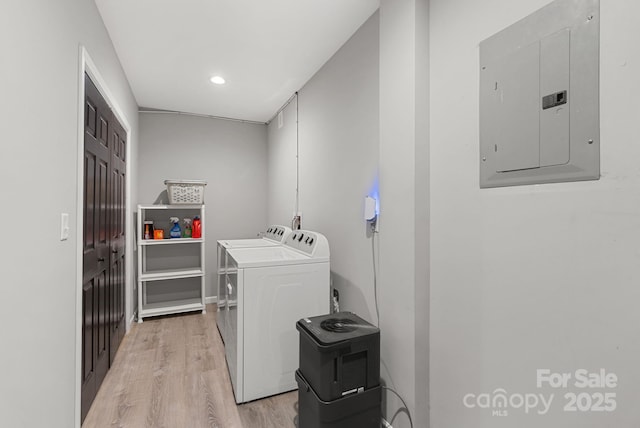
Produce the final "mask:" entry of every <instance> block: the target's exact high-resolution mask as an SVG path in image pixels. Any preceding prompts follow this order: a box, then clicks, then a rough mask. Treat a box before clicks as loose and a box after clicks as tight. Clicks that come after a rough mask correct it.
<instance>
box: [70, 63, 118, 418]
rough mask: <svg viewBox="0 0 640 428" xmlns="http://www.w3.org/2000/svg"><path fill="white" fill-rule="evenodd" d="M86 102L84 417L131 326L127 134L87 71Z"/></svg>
mask: <svg viewBox="0 0 640 428" xmlns="http://www.w3.org/2000/svg"><path fill="white" fill-rule="evenodd" d="M84 107H85V112H84V116H85V124H84V127H85V133H84V219H83V220H84V232H83V233H84V236H83V280H82V397H81V420H84V418H85V416H86V415H87V413H88V412H89V408H90V407H91V403H92V402H93V400H94V398H95V396H96V393H97V392H98V389H99V388H100V385H101V384H102V381H103V380H104V377H105V376H106V374H107V371H108V369H109V366H110V364H111V362H112V361H113V357H114V356H115V354H116V351H117V349H118V346H119V344H120V342H121V341H122V337H123V336H124V328H125V309H124V299H125V292H124V283H125V264H124V257H125V251H124V249H125V227H124V221H125V208H126V207H125V167H126V165H125V158H124V153H125V148H126V138H125V135H126V134H125V132H124V130H123V128H122V126H121V125H120V124H119V123H118V122H117V120H115V118H114V116H113V113H112V111H111V109H110V108H109V105H108V104H107V102H106V101H105V100H104V98H103V97H102V95H101V94H100V93H99V92H98V89H97V88H96V86H95V85H94V84H93V82H92V81H91V79H90V78H89V77H88V76H87V75H85V105H84Z"/></svg>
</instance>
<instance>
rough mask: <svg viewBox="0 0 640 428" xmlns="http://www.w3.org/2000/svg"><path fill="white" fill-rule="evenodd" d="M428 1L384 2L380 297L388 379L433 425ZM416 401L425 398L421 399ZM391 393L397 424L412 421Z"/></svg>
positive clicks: (417, 415) (416, 416)
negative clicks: (430, 402) (430, 385)
mask: <svg viewBox="0 0 640 428" xmlns="http://www.w3.org/2000/svg"><path fill="white" fill-rule="evenodd" d="M427 5H428V2H427V1H426V0H383V1H382V2H381V4H380V201H381V207H380V275H379V281H380V291H381V292H380V300H381V331H382V344H381V357H382V360H383V361H382V368H383V370H382V377H383V379H384V381H385V383H386V384H387V385H388V386H389V387H391V388H393V389H395V390H396V391H397V392H399V393H400V395H402V396H403V397H404V400H405V402H406V404H407V406H408V411H409V412H410V413H411V415H412V419H413V420H414V423H415V424H416V426H427V424H428V406H427V403H428V401H427V400H428V392H427V391H426V385H427V382H428V362H427V355H428V354H427V352H428V322H429V319H428V296H429V291H428V288H429V281H428V269H429V253H428V250H429V235H428V233H429V226H428V224H429V202H428V192H429V182H428V159H429V157H428V156H429V149H428V119H427V111H428V110H427V99H428V98H427V97H428V80H427V76H428V49H427V37H428V33H427V28H426V25H427V21H426V15H427V13H428V11H427ZM417 400H422V401H420V402H418V401H417ZM400 407H402V404H401V403H400V401H398V400H397V399H396V397H395V396H394V395H392V394H386V406H385V407H384V408H383V409H384V410H385V414H386V417H387V419H391V421H390V422H392V423H393V426H394V427H396V428H398V427H408V426H410V424H409V421H408V418H407V416H405V415H402V414H396V413H395V412H396V410H397V409H398V408H400Z"/></svg>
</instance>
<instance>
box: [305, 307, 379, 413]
mask: <svg viewBox="0 0 640 428" xmlns="http://www.w3.org/2000/svg"><path fill="white" fill-rule="evenodd" d="M296 328H297V329H298V331H299V332H300V370H299V371H300V373H301V375H302V376H304V379H305V381H306V382H308V385H309V386H310V387H311V389H313V391H314V393H315V394H316V395H317V397H318V399H319V400H321V401H325V402H328V401H331V400H336V399H340V398H343V397H346V396H348V395H351V394H358V393H362V392H365V391H367V390H369V389H372V388H375V387H378V386H379V385H380V330H379V329H378V328H377V327H375V326H373V325H371V324H369V323H368V322H366V321H365V320H363V319H362V318H360V317H359V316H357V315H355V314H353V313H351V312H338V313H335V314H330V315H322V316H318V317H311V318H303V319H301V320H300V321H298V322H297V324H296Z"/></svg>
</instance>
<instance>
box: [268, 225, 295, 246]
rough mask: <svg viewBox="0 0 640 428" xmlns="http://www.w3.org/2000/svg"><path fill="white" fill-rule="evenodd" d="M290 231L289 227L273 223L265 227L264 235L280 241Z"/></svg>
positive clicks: (285, 237)
mask: <svg viewBox="0 0 640 428" xmlns="http://www.w3.org/2000/svg"><path fill="white" fill-rule="evenodd" d="M290 233H291V229H290V228H288V227H287V226H280V225H274V226H269V227H268V228H267V231H266V232H265V234H264V237H265V238H267V239H271V240H273V241H276V242H280V243H282V242H284V240H285V239H287V236H289V234H290Z"/></svg>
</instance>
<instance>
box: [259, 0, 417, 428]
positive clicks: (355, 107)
mask: <svg viewBox="0 0 640 428" xmlns="http://www.w3.org/2000/svg"><path fill="white" fill-rule="evenodd" d="M419 3H420V2H415V1H410V2H404V1H403V2H397V1H389V2H387V3H385V2H383V5H382V6H381V10H380V13H376V14H375V15H373V16H372V17H371V18H370V19H369V20H368V21H367V22H366V23H365V24H364V25H363V26H362V27H361V28H360V29H359V30H358V32H356V34H355V35H354V36H353V37H352V38H351V39H350V40H349V41H348V42H347V43H346V44H345V45H344V46H342V48H341V49H340V50H339V51H338V52H337V53H336V54H335V56H334V57H333V58H331V60H329V61H328V62H327V63H326V64H325V66H324V67H323V68H322V69H321V70H320V71H319V72H318V73H317V74H316V75H315V76H314V77H313V78H312V79H311V80H310V81H309V82H308V83H307V84H306V85H305V86H304V87H303V88H302V89H301V90H300V93H299V99H298V100H297V101H298V103H299V104H298V105H297V106H296V99H294V100H293V101H292V102H291V103H290V104H289V105H288V106H287V107H286V108H285V109H284V112H283V113H284V126H283V127H282V128H279V127H278V120H277V118H276V119H274V120H273V121H272V122H271V123H270V124H269V178H270V181H269V186H270V187H269V195H270V203H269V222H270V223H285V224H288V223H289V221H290V219H291V214H292V213H293V211H294V206H295V177H296V174H295V160H296V158H295V156H296V135H295V125H296V123H295V119H296V107H297V108H298V110H299V125H300V127H299V155H300V158H299V160H300V165H299V169H300V175H299V179H300V211H302V224H303V227H304V228H308V229H312V230H318V231H320V232H322V233H324V234H325V235H326V236H327V238H328V239H329V243H330V246H331V271H332V275H331V276H332V281H333V286H334V287H335V288H336V289H338V290H339V292H340V296H341V299H340V300H341V309H343V310H350V311H353V312H356V313H358V314H359V315H360V316H362V317H363V318H365V319H367V320H369V321H371V322H373V323H377V317H376V310H375V304H374V275H373V251H372V250H373V247H375V255H376V258H377V259H378V261H379V263H378V264H377V267H378V273H379V276H378V293H379V301H380V302H379V303H380V304H379V306H380V322H381V329H382V333H381V334H382V358H383V364H382V368H381V375H382V378H383V382H384V383H385V384H387V385H388V386H389V387H391V388H394V389H395V390H396V391H397V392H399V393H400V394H401V395H402V396H403V398H404V399H405V400H406V401H407V404H408V405H409V407H410V410H411V413H412V415H413V416H414V417H415V416H416V415H417V414H416V409H415V406H414V402H415V398H414V397H415V395H416V391H418V390H419V394H418V395H419V396H420V397H421V399H422V400H424V403H422V404H421V406H420V411H419V412H418V413H419V415H420V417H419V418H417V419H414V421H416V422H417V423H420V424H421V425H416V426H426V423H427V422H426V420H427V417H428V412H427V406H426V405H425V403H426V402H427V400H428V396H427V393H428V391H427V386H428V381H427V376H428V365H427V361H428V358H427V348H428V311H427V309H428V300H427V299H428V287H427V285H428V270H427V266H428V252H427V250H428V240H427V236H424V235H426V233H427V229H428V224H429V221H428V150H427V149H428V146H427V144H426V143H427V134H428V132H427V131H428V127H427V121H426V120H424V121H416V120H415V119H414V118H415V116H416V114H421V115H422V117H423V118H426V116H427V113H426V111H427V110H426V109H427V106H428V103H427V90H426V89H427V83H428V81H427V74H426V72H427V70H426V68H427V66H426V62H425V61H426V60H427V59H428V58H427V50H426V44H427V43H426V42H427V40H426V17H425V14H426V12H427V9H426V2H422V3H421V4H420V6H421V7H422V8H421V9H420V10H419V11H418V10H417V9H418V4H419ZM418 16H421V17H422V21H421V22H418V18H417V17H418ZM383 46H384V50H383ZM418 63H419V64H418ZM383 69H384V70H385V78H386V79H382V77H383V76H382V70H383ZM416 91H417V92H418V94H416ZM378 186H379V193H380V195H379V196H380V204H381V214H380V215H381V218H380V234H379V235H376V236H375V238H373V237H372V235H371V234H370V233H369V231H368V229H367V226H366V224H365V222H364V220H363V209H364V196H366V195H368V194H372V193H377V191H378ZM274 204H282V205H274ZM416 233H419V234H421V236H422V238H423V239H416V240H414V236H415V234H416ZM374 239H375V241H373V240H374ZM416 260H418V261H417V262H416ZM417 281H418V282H419V283H420V291H419V292H417V291H416V286H415V284H416V282H417ZM416 297H418V298H419V299H420V303H419V305H420V313H419V315H418V316H416V311H415V310H414V307H415V305H417V304H418V303H416ZM416 321H418V322H419V323H420V328H415V325H416ZM414 334H418V335H419V343H420V348H419V351H418V348H417V346H416V343H417V342H416V340H415V337H414ZM416 352H417V354H416ZM416 366H419V370H418V371H416V370H415V369H416V368H417V367H416ZM416 376H417V377H418V380H417V381H416V380H415V379H416ZM385 405H386V408H385V415H386V416H387V418H388V419H393V423H394V427H396V428H402V427H408V426H409V422H408V418H407V417H406V416H405V415H403V414H397V415H396V412H397V411H398V409H399V408H400V407H402V404H401V402H400V401H399V400H398V399H397V398H395V396H393V395H392V394H390V393H385Z"/></svg>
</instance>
